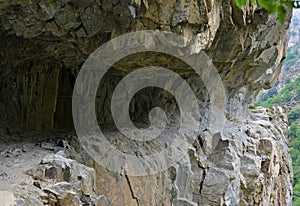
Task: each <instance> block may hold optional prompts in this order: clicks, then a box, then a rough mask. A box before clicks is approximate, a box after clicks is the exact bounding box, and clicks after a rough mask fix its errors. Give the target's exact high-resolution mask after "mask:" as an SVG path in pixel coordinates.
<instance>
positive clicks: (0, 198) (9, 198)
mask: <svg viewBox="0 0 300 206" xmlns="http://www.w3.org/2000/svg"><path fill="white" fill-rule="evenodd" d="M0 204H1V206H13V205H16V197H15V195H14V193H12V192H9V191H0Z"/></svg>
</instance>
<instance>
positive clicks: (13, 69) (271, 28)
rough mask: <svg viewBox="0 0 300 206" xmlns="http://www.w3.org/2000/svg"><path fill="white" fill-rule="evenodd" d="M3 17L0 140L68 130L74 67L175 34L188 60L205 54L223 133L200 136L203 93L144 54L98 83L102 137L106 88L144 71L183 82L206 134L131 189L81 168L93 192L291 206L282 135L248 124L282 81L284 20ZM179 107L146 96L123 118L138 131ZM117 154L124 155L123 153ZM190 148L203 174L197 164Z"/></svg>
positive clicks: (33, 7) (2, 6)
mask: <svg viewBox="0 0 300 206" xmlns="http://www.w3.org/2000/svg"><path fill="white" fill-rule="evenodd" d="M0 17H1V18H0V19H1V22H0V38H1V48H0V59H1V61H0V66H1V67H0V70H1V76H0V82H1V87H0V94H1V95H0V114H1V115H0V129H1V131H2V132H3V133H6V134H15V133H43V132H48V131H61V130H63V131H73V122H72V104H71V103H72V92H73V87H74V84H75V81H76V77H77V75H78V72H79V70H80V68H81V66H82V64H83V62H84V61H85V60H86V59H87V58H88V56H89V55H90V54H91V53H92V52H93V51H94V50H95V49H97V48H98V47H99V46H101V45H103V44H104V43H105V42H108V41H109V40H110V39H112V38H114V37H117V36H120V35H122V34H126V33H129V32H133V31H141V30H160V31H167V32H172V33H175V34H178V35H181V36H183V37H185V38H186V50H189V52H190V54H191V55H199V58H201V55H200V54H201V52H204V53H205V54H206V55H208V57H209V58H210V59H211V60H212V63H213V64H214V66H215V67H216V69H217V71H218V73H219V75H220V77H221V79H222V80H223V83H224V86H225V89H226V95H227V102H226V111H225V114H226V117H227V120H228V124H227V126H226V127H225V129H224V132H222V133H218V134H213V133H211V132H210V131H206V130H205V129H203V128H205V127H206V120H207V119H209V117H208V113H209V112H208V106H209V92H208V91H207V88H206V87H205V84H204V83H203V81H202V80H201V78H199V77H197V75H196V74H195V72H194V71H193V70H192V69H191V68H189V66H187V65H186V64H185V63H184V62H182V61H180V60H178V59H176V58H173V57H170V56H168V55H165V54H157V53H153V52H146V53H140V54H138V55H134V56H128V57H126V58H124V59H122V60H120V61H119V62H117V63H116V64H114V65H113V66H112V68H111V69H110V71H109V72H108V74H107V75H106V76H105V78H104V79H103V81H102V82H101V83H100V86H99V89H98V92H97V98H96V111H97V119H98V122H99V124H100V125H105V126H106V127H108V128H110V127H112V128H114V126H111V125H112V124H113V123H114V121H113V119H112V117H111V114H110V112H109V108H110V100H111V96H112V93H113V90H114V88H115V87H116V85H117V84H118V82H119V81H120V80H121V79H122V78H123V77H124V76H126V75H127V74H128V73H129V72H130V71H132V70H134V69H137V68H139V67H142V66H151V65H155V66H161V67H164V68H168V69H171V70H172V71H175V72H176V73H178V74H179V75H181V76H182V77H183V78H185V79H186V80H187V82H189V84H190V85H191V88H192V89H193V91H195V93H196V95H197V97H198V98H199V105H201V107H200V108H201V109H200V110H201V111H200V113H201V115H202V116H203V122H201V125H202V127H203V128H202V129H203V131H204V132H202V133H201V134H198V135H195V136H191V138H190V140H187V141H190V142H188V144H190V146H191V148H192V149H191V151H189V152H188V155H187V156H186V157H185V158H184V161H183V162H182V163H178V165H177V166H176V167H175V166H174V167H171V168H170V169H169V170H168V171H165V172H164V173H160V174H158V175H153V176H149V177H143V178H138V177H134V178H133V177H128V176H126V175H120V174H111V173H109V172H107V171H106V170H105V169H104V168H101V167H100V166H99V165H97V164H94V163H92V161H91V160H82V159H83V158H81V162H84V163H86V164H88V165H90V166H93V167H94V168H95V169H96V170H97V175H98V180H97V184H98V190H99V191H98V192H99V193H101V194H103V195H105V196H106V197H107V198H108V199H109V200H110V203H111V205H172V204H173V205H220V204H221V205H223V204H225V205H269V204H271V205H290V204H291V189H290V175H291V168H290V160H289V155H288V153H287V148H286V143H285V140H284V138H285V135H284V132H283V131H281V130H282V129H281V125H279V126H277V127H278V128H277V127H275V126H274V125H276V124H277V123H274V122H270V120H271V119H272V118H271V119H270V118H269V119H268V118H266V119H265V120H264V122H260V121H259V120H251V121H250V120H249V121H247V119H249V114H248V105H249V104H250V103H252V102H253V99H254V97H255V95H256V94H257V93H258V92H259V90H260V89H261V88H270V87H271V86H272V85H273V83H275V81H276V79H277V77H278V75H279V73H280V62H281V61H282V59H283V58H284V55H285V48H286V44H287V37H286V32H287V30H288V26H289V23H290V17H291V12H290V11H288V13H287V20H286V22H285V23H284V24H283V25H282V24H280V23H279V22H278V21H277V20H276V17H274V16H268V15H267V12H266V11H265V10H263V9H261V8H259V7H256V6H252V5H247V6H246V7H245V8H243V9H242V10H241V9H239V8H237V7H236V6H235V5H234V3H233V2H231V1H229V2H228V1H219V0H216V1H207V0H203V1H196V0H177V1H175V0H170V1H163V0H152V1H150V0H149V1H148V0H143V1H141V0H135V1H131V0H130V1H127V0H125V1H119V0H102V1H100V0H89V1H79V0H64V1H50V0H49V1H48V0H44V1H39V0H31V1H27V0H16V1H5V2H4V1H3V2H1V3H0ZM132 41H134V39H133V40H132ZM129 43H130V42H129ZM176 105H177V104H176V101H175V100H174V99H173V98H172V96H171V95H170V94H169V93H166V92H165V91H163V90H159V89H155V88H154V89H148V90H147V89H146V90H143V91H141V92H140V93H139V94H138V95H136V96H135V98H134V100H133V101H132V103H131V111H130V113H131V117H132V119H133V120H134V121H135V122H137V123H141V124H144V123H146V124H147V123H148V121H149V120H148V115H147V114H148V112H149V108H151V107H153V106H160V107H163V109H165V110H166V112H167V113H168V114H169V115H170V116H172V115H175V116H176V115H179V113H178V108H177V106H176ZM261 112H262V113H263V111H261ZM267 116H268V115H267ZM259 118H265V117H259ZM252 121H256V122H252ZM272 121H273V119H272ZM266 122H268V123H266ZM268 124H270V125H271V126H270V125H268ZM259 125H260V126H259ZM265 127H267V128H265ZM273 127H275V128H276V129H274V130H272V128H273ZM201 135H202V136H201ZM116 138H117V139H118V137H116ZM120 139H121V140H122V138H120ZM208 140H211V141H208ZM116 142H117V143H116V144H118V141H116ZM119 146H120V147H121V148H122V147H123V149H124V150H126V147H131V146H132V145H130V144H124V145H122V144H121V145H119ZM199 147H201V148H203V150H204V151H206V153H205V157H203V158H204V159H206V158H207V159H208V160H207V161H208V162H209V164H208V163H206V160H203V161H202V160H201V155H200V154H197V151H198V149H199ZM213 148H214V149H213ZM212 151H213V153H211V152H212ZM199 155H200V156H199ZM203 158H202V159H203ZM111 161H113V160H111ZM154 164H155V163H154Z"/></svg>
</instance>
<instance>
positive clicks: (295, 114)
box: [288, 107, 300, 122]
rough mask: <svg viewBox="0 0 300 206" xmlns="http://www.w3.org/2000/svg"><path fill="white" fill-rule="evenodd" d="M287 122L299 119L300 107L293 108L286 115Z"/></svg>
mask: <svg viewBox="0 0 300 206" xmlns="http://www.w3.org/2000/svg"><path fill="white" fill-rule="evenodd" d="M288 118H289V122H294V121H296V120H297V119H299V118H300V107H294V108H293V109H292V110H291V111H290V112H289V113H288Z"/></svg>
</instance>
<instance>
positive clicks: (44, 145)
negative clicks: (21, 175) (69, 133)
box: [41, 142, 55, 151]
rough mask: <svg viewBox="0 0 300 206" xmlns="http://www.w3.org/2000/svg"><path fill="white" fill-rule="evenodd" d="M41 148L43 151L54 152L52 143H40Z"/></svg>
mask: <svg viewBox="0 0 300 206" xmlns="http://www.w3.org/2000/svg"><path fill="white" fill-rule="evenodd" d="M41 147H42V148H43V149H45V150H51V151H53V150H54V147H55V145H54V144H53V143H49V142H42V143H41Z"/></svg>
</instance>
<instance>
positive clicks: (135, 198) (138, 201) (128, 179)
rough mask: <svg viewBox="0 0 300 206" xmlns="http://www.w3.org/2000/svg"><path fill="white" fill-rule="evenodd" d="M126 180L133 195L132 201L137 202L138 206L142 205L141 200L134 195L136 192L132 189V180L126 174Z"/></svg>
mask: <svg viewBox="0 0 300 206" xmlns="http://www.w3.org/2000/svg"><path fill="white" fill-rule="evenodd" d="M125 178H126V180H127V183H128V186H129V188H130V193H131V196H132V199H134V200H135V201H136V204H137V205H141V204H140V200H139V198H138V197H136V196H135V194H134V190H133V188H132V184H131V182H130V178H129V176H128V175H127V174H125Z"/></svg>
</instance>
